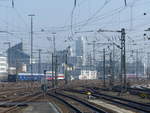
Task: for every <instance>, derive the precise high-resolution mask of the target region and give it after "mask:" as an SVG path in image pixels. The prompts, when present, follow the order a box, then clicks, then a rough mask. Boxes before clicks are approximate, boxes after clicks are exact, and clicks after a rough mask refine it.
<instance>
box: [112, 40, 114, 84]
mask: <svg viewBox="0 0 150 113" xmlns="http://www.w3.org/2000/svg"><path fill="white" fill-rule="evenodd" d="M114 79H115V45H114V43H113V60H112V83H113V84H114Z"/></svg>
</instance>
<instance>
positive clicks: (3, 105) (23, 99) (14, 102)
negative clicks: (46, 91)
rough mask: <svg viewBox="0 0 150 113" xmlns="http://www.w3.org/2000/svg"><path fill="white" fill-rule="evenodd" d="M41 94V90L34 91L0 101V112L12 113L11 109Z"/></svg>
mask: <svg viewBox="0 0 150 113" xmlns="http://www.w3.org/2000/svg"><path fill="white" fill-rule="evenodd" d="M41 95H42V93H41V92H35V93H31V94H29V95H26V96H22V97H18V98H16V99H13V100H10V101H5V102H1V103H0V109H2V110H0V113H12V112H13V111H15V110H17V109H19V108H20V107H21V106H27V105H28V102H31V101H33V100H35V99H37V98H39V97H40V96H41ZM3 108H5V109H3Z"/></svg>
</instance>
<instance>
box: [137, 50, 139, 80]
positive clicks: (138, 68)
mask: <svg viewBox="0 0 150 113" xmlns="http://www.w3.org/2000/svg"><path fill="white" fill-rule="evenodd" d="M138 69H139V52H138V50H137V51H136V79H137V80H138V72H139V71H138Z"/></svg>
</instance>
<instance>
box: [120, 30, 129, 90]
mask: <svg viewBox="0 0 150 113" xmlns="http://www.w3.org/2000/svg"><path fill="white" fill-rule="evenodd" d="M125 34H126V33H125V29H124V28H122V29H121V75H120V79H121V80H120V81H121V87H122V88H123V86H124V88H125V89H126V85H127V84H126V79H127V77H126V49H125ZM123 78H124V80H123ZM122 88H121V89H122Z"/></svg>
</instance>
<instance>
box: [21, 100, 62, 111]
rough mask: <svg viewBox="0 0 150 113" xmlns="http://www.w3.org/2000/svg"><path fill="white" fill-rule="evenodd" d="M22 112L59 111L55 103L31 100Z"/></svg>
mask: <svg viewBox="0 0 150 113" xmlns="http://www.w3.org/2000/svg"><path fill="white" fill-rule="evenodd" d="M22 113H61V112H60V111H59V110H58V109H57V107H56V106H55V105H53V104H52V103H50V102H48V101H47V102H33V103H30V104H29V106H28V107H27V108H25V109H23V110H22Z"/></svg>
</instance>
